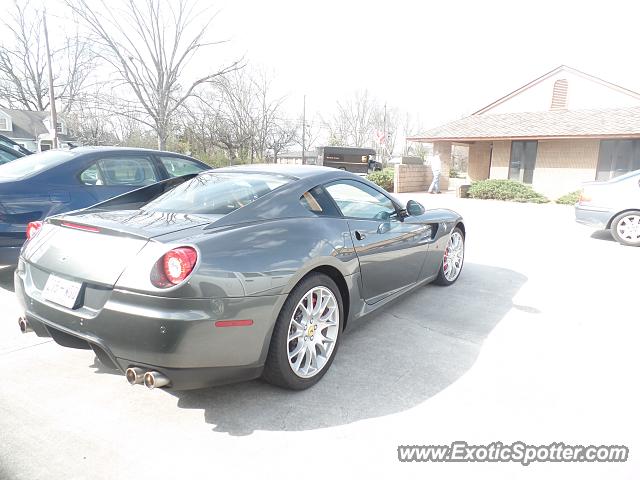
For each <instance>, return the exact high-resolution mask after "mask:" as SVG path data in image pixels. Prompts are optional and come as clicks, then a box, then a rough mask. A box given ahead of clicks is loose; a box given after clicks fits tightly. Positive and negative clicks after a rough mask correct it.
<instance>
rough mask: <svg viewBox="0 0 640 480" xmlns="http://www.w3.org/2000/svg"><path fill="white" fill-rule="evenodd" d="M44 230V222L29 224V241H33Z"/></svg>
mask: <svg viewBox="0 0 640 480" xmlns="http://www.w3.org/2000/svg"><path fill="white" fill-rule="evenodd" d="M41 228H42V222H39V221H38V222H29V224H28V225H27V240H31V239H32V238H33V237H35V236H36V234H37V233H38V232H39V231H40V229H41Z"/></svg>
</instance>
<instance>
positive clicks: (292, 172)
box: [215, 163, 345, 179]
mask: <svg viewBox="0 0 640 480" xmlns="http://www.w3.org/2000/svg"><path fill="white" fill-rule="evenodd" d="M220 172H247V173H266V174H272V175H286V176H288V177H293V178H297V179H303V178H311V177H316V176H324V175H327V174H332V173H333V174H336V175H339V174H341V173H345V172H344V171H343V170H337V169H335V168H331V167H321V166H318V165H286V164H279V163H254V164H252V165H234V166H231V167H222V168H217V169H215V173H220Z"/></svg>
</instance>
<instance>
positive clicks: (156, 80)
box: [66, 0, 241, 149]
mask: <svg viewBox="0 0 640 480" xmlns="http://www.w3.org/2000/svg"><path fill="white" fill-rule="evenodd" d="M66 2H67V5H68V6H69V7H71V9H72V10H73V12H75V13H76V14H77V15H78V16H79V17H80V18H81V19H82V20H83V21H84V23H85V24H86V25H87V27H88V28H89V30H90V31H91V32H92V34H93V36H94V37H95V41H96V43H97V45H98V46H99V47H100V56H101V58H103V59H104V60H105V61H106V62H107V63H108V64H109V65H110V66H111V67H112V68H113V69H114V70H115V72H116V74H117V76H118V78H119V81H120V83H121V85H123V86H126V87H128V88H129V90H130V92H131V93H132V95H133V97H134V98H135V105H137V106H138V107H139V108H138V111H137V112H136V113H139V114H142V115H144V117H142V118H144V119H143V120H141V121H142V122H143V123H145V124H146V125H148V126H149V127H151V128H152V129H153V130H154V131H155V133H156V135H157V137H158V148H160V149H164V148H165V147H166V142H167V138H168V136H169V133H170V132H171V126H172V124H173V122H174V121H175V117H176V115H177V113H178V111H179V109H180V108H181V107H182V106H183V105H184V103H185V102H186V100H187V99H188V98H190V97H191V96H193V95H194V94H195V93H196V91H197V89H198V87H199V86H201V85H203V84H206V83H210V82H213V81H215V80H216V79H218V78H219V77H221V76H222V75H224V74H226V73H228V72H230V71H233V70H235V69H238V68H240V66H241V61H240V60H236V61H234V62H231V63H230V64H229V65H226V66H223V67H219V68H218V69H216V70H215V71H213V72H210V73H207V74H205V75H202V76H199V77H197V78H195V79H194V80H192V81H186V75H185V69H186V68H187V66H188V65H189V64H190V63H191V62H192V61H193V60H194V59H195V58H197V57H198V56H199V54H200V53H201V52H202V51H203V49H205V48H207V47H211V46H213V45H217V44H220V43H222V42H219V41H218V42H213V41H208V40H207V39H206V35H207V33H208V31H209V29H210V27H211V24H212V22H213V19H214V17H215V15H211V14H207V10H205V11H199V10H196V7H197V2H195V1H190V0H176V1H175V2H164V1H161V0H145V1H135V0H121V1H120V2H119V4H120V5H122V7H121V8H117V6H115V5H114V4H116V2H114V1H109V2H108V4H107V1H106V0H99V1H95V2H91V5H95V4H98V6H99V11H98V10H96V9H94V8H92V7H91V6H90V5H89V2H88V0H66ZM202 18H205V20H204V22H202V24H200V25H196V24H197V22H198V21H199V20H201V19H202ZM188 32H195V33H194V34H193V35H189V33H188ZM198 58H202V57H201V56H200V57H198Z"/></svg>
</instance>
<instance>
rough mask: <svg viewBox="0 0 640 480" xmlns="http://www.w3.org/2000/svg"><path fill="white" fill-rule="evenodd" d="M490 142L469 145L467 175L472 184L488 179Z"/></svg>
mask: <svg viewBox="0 0 640 480" xmlns="http://www.w3.org/2000/svg"><path fill="white" fill-rule="evenodd" d="M490 163H491V142H476V143H472V144H470V145H469V168H468V171H467V174H468V176H469V179H470V180H471V181H472V182H477V181H478V180H486V179H487V178H489V165H490Z"/></svg>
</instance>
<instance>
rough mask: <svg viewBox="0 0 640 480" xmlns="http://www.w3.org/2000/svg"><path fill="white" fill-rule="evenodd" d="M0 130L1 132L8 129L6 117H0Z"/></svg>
mask: <svg viewBox="0 0 640 480" xmlns="http://www.w3.org/2000/svg"><path fill="white" fill-rule="evenodd" d="M0 130H2V131H3V132H7V131H9V120H7V119H6V117H0Z"/></svg>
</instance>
